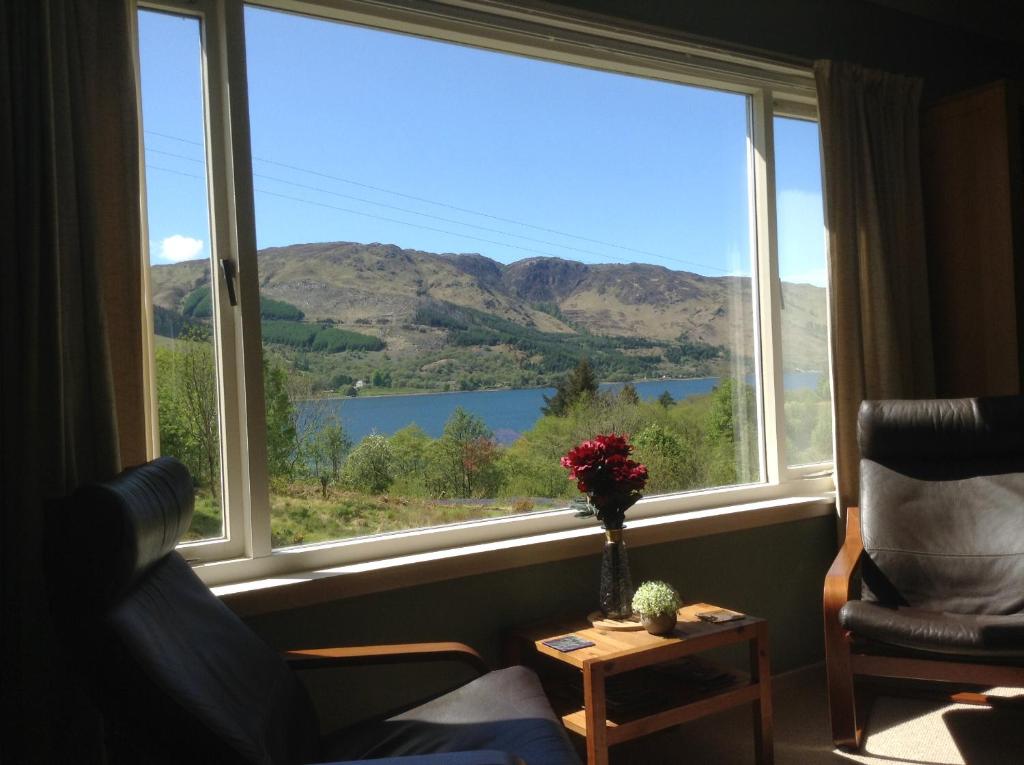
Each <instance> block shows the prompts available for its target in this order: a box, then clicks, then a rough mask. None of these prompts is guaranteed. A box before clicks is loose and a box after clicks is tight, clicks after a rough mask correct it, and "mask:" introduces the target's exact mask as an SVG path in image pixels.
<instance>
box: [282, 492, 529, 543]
mask: <svg viewBox="0 0 1024 765" xmlns="http://www.w3.org/2000/svg"><path fill="white" fill-rule="evenodd" d="M535 509H538V508H537V507H535V506H534V503H533V502H532V501H530V500H523V499H515V498H510V499H495V500H480V501H473V502H450V501H449V502H446V501H440V500H430V499H422V498H414V497H403V496H394V495H390V494H378V495H371V494H362V493H360V492H354V491H344V490H342V489H338V488H335V487H331V486H329V487H328V488H327V496H326V498H325V497H324V496H323V494H322V492H321V489H320V487H318V486H312V485H310V484H299V483H296V484H290V485H288V486H285V487H277V488H276V489H275V490H274V491H272V493H271V495H270V533H271V539H272V541H273V545H274V547H287V546H290V545H299V544H311V543H313V542H328V541H331V540H336V539H348V538H351V537H359V536H368V535H371V534H385V533H387V532H390V531H403V530H406V529H417V528H424V527H427V526H440V525H442V524H446V523H459V522H463V521H475V520H480V519H483V518H497V517H501V516H505V515H512V514H514V513H522V512H529V511H531V510H535Z"/></svg>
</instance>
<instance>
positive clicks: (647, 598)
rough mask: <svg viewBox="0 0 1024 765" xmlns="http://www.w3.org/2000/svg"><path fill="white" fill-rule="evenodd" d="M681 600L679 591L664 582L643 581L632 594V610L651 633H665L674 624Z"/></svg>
mask: <svg viewBox="0 0 1024 765" xmlns="http://www.w3.org/2000/svg"><path fill="white" fill-rule="evenodd" d="M682 604H683V602H682V601H681V600H680V599H679V593H678V592H676V591H675V590H674V589H673V588H672V586H671V585H668V584H666V583H665V582H657V581H656V582H644V583H643V584H641V585H640V586H639V587H637V589H636V594H635V595H634V596H633V611H635V612H636V613H637V614H639V615H640V623H641V624H642V625H644V629H646V630H647V631H648V632H650V633H651V634H652V635H667V634H668V633H669V632H671V631H672V630H673V629H674V628H675V626H676V611H678V610H679V606H681V605H682Z"/></svg>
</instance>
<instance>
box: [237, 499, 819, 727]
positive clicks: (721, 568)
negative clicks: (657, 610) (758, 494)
mask: <svg viewBox="0 0 1024 765" xmlns="http://www.w3.org/2000/svg"><path fill="white" fill-rule="evenodd" d="M835 538H836V537H835V521H834V519H833V518H832V517H830V516H828V517H819V518H812V519H809V520H803V521H796V522H791V523H781V524H776V525H773V526H762V527H759V528H756V529H749V530H746V531H740V532H731V533H728V534H717V535H712V536H707V537H703V538H696V539H686V540H682V541H679V542H673V543H669V544H661V545H652V546H648V547H640V548H635V549H633V550H631V551H630V561H631V567H632V571H633V579H634V583H637V584H639V583H640V582H641V581H643V580H646V579H665V580H667V581H669V582H671V583H672V584H673V585H675V586H676V587H677V588H678V589H679V591H680V593H681V594H682V596H683V598H684V599H688V600H703V601H708V602H713V603H718V604H721V605H725V606H729V607H731V608H735V609H738V610H741V611H744V612H748V613H751V614H754V615H757V616H762V617H765V618H767V619H768V620H769V623H770V628H771V640H772V662H773V668H774V670H775V671H776V672H779V671H785V670H788V669H793V668H794V667H799V666H802V665H805V664H809V663H812V662H815V661H820V660H821V658H822V650H823V649H822V643H821V629H822V628H821V592H822V589H821V588H822V583H823V581H824V578H825V572H826V570H827V569H828V566H829V565H830V564H831V562H832V557H833V554H834V549H835ZM627 545H628V530H627ZM599 562H600V558H599V554H598V552H597V551H595V555H593V556H590V557H585V558H575V559H571V560H565V561H559V562H556V563H548V564H543V565H537V566H527V567H525V568H519V569H513V570H510V571H504V572H499V573H494V574H486V575H482V576H474V577H465V578H462V579H454V580H450V581H447V582H441V583H435V584H428V585H419V586H410V587H408V588H405V589H401V590H393V591H390V592H385V593H381V594H377V595H373V596H366V597H360V598H352V599H345V600H339V601H336V602H333V603H325V604H322V605H318V606H313V607H309V608H303V609H295V610H291V611H284V612H278V613H273V614H266V615H262V616H258V617H252V618H250V619H249V620H248V621H249V623H250V624H251V625H252V627H253V628H254V629H255V630H256V631H257V632H259V633H260V634H261V635H262V636H263V637H264V638H266V639H267V640H268V641H269V642H270V643H271V644H272V645H273V646H274V647H276V648H278V649H285V648H302V647H305V648H310V647H318V646H331V645H358V644H365V643H407V642H415V641H421V640H427V641H429V640H459V641H461V642H465V643H468V644H469V645H472V646H473V647H474V648H476V649H477V650H479V651H480V652H481V653H483V654H484V657H485V658H486V659H487V660H488V661H489V662H491V663H492V664H493V663H496V662H497V661H498V660H499V652H500V645H501V635H502V633H503V631H505V630H507V629H508V628H510V627H512V626H514V625H518V624H525V623H529V622H531V621H536V620H539V619H544V618H550V617H554V616H559V615H562V616H565V615H578V616H580V617H582V616H585V615H586V614H587V613H588V612H589V611H591V610H593V609H594V608H595V607H596V600H597V583H598V566H599ZM723 658H724V659H725V660H726V661H728V662H729V663H736V664H738V665H740V666H742V661H745V654H742V655H740V654H738V653H735V652H734V653H732V654H729V655H726V656H724V657H723ZM457 671H458V672H460V673H461V670H457ZM307 674H308V675H309V677H307V681H308V682H309V684H310V688H311V691H312V692H313V695H314V698H315V699H316V701H317V702H318V704H317V706H318V709H320V710H321V711H322V712H324V713H325V720H324V722H325V725H326V726H327V727H329V728H330V727H336V726H337V724H339V723H340V722H341V721H351V720H354V719H359V718H361V717H364V716H368V715H370V714H373V713H374V712H375V711H379V710H381V709H385V708H387V707H388V706H391V705H393V704H399V703H401V702H402V701H403V700H404V699H405V698H406V694H407V693H408V692H409V689H410V688H411V689H413V690H414V691H416V692H419V691H420V690H421V689H425V688H430V687H432V685H433V684H435V683H438V684H440V685H442V686H444V685H446V684H450V683H451V682H452V679H453V678H454V675H453V674H452V667H451V666H445V667H443V668H437V669H435V670H433V671H429V670H425V671H419V672H413V671H412V670H411V669H410V668H408V667H398V668H390V667H389V668H383V669H373V670H366V669H357V670H327V671H325V670H321V671H319V672H317V673H315V675H314V674H312V673H307ZM463 676H465V675H463Z"/></svg>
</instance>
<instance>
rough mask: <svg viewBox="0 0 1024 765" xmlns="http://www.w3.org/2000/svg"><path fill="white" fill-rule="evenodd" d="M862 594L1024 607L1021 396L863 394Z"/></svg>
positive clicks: (941, 605)
mask: <svg viewBox="0 0 1024 765" xmlns="http://www.w3.org/2000/svg"><path fill="white" fill-rule="evenodd" d="M858 438H859V443H860V451H861V461H860V507H861V534H862V536H863V540H864V549H865V551H866V553H867V560H865V562H864V566H863V568H862V571H863V597H864V598H865V599H866V600H877V601H882V602H885V603H888V604H892V605H908V606H912V607H915V608H923V609H927V610H933V611H950V612H954V613H971V614H1010V613H1021V612H1024V397H1022V396H1006V397H994V398H970V399H938V400H923V401H898V400H893V401H865V402H864V403H863V404H862V405H861V408H860V413H859V419H858Z"/></svg>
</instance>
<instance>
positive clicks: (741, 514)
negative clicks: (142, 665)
mask: <svg viewBox="0 0 1024 765" xmlns="http://www.w3.org/2000/svg"><path fill="white" fill-rule="evenodd" d="M834 508H835V499H834V497H832V496H830V495H828V494H823V495H821V496H814V497H784V498H778V499H770V500H762V501H757V502H747V503H743V504H737V505H731V506H727V507H718V508H714V509H710V510H697V511H691V512H686V513H677V514H672V515H662V516H657V517H652V518H640V519H636V520H630V521H629V522H628V524H627V526H628V528H629V532H628V540H629V545H630V547H644V546H647V545H654V544H661V543H664V542H671V541H675V540H679V539H688V538H693V537H701V536H709V535H711V534H723V533H726V532H730V531H740V530H743V529H750V528H756V527H759V526H769V525H773V524H778V523H790V522H793V521H800V520H805V519H808V518H817V517H822V516H827V515H830V514H832V513H833V512H834ZM601 534H602V530H601V528H600V527H599V526H598V525H597V524H596V523H590V524H588V525H587V526H585V527H583V528H575V529H570V530H562V531H557V532H553V533H547V534H536V535H532V536H525V537H520V538H516V539H506V540H503V541H495V542H487V543H483V544H472V545H465V546H461V547H454V548H451V549H447V550H440V551H434V552H427V553H420V554H414V555H402V556H398V557H393V558H387V559H384V560H376V561H370V562H365V563H353V564H347V565H342V566H334V567H325V568H318V569H314V570H310V571H303V572H296V573H291V574H287V575H277V576H269V577H266V578H257V579H251V580H247V581H243V582H237V583H232V584H222V585H218V586H215V587H213V588H212V589H213V592H214V594H216V595H217V596H218V597H220V598H221V599H222V601H223V602H224V603H226V604H227V605H228V606H230V607H231V608H232V610H234V611H235V612H236V613H238V614H239V615H242V616H255V615H258V614H264V613H270V612H274V611H284V610H287V609H291V608H299V607H303V606H310V605H314V604H317V603H324V602H329V601H332V600H340V599H343V598H352V597H357V596H361V595H370V594H373V593H376V592H383V591H387V590H394V589H400V588H403V587H408V586H409V584H410V582H415V583H416V584H426V583H429V582H438V581H443V580H446V579H456V578H459V577H463V576H472V575H476V574H485V573H491V572H495V571H502V570H506V569H513V568H519V567H522V566H528V565H534V564H537V563H549V562H552V561H557V560H564V559H567V558H575V557H582V556H586V555H595V554H597V552H598V550H599V549H600V543H599V541H598V539H599V537H600V536H601ZM203 568H204V567H199V568H198V569H197V572H198V573H199V574H200V576H202V574H203V571H202V569H203Z"/></svg>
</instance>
